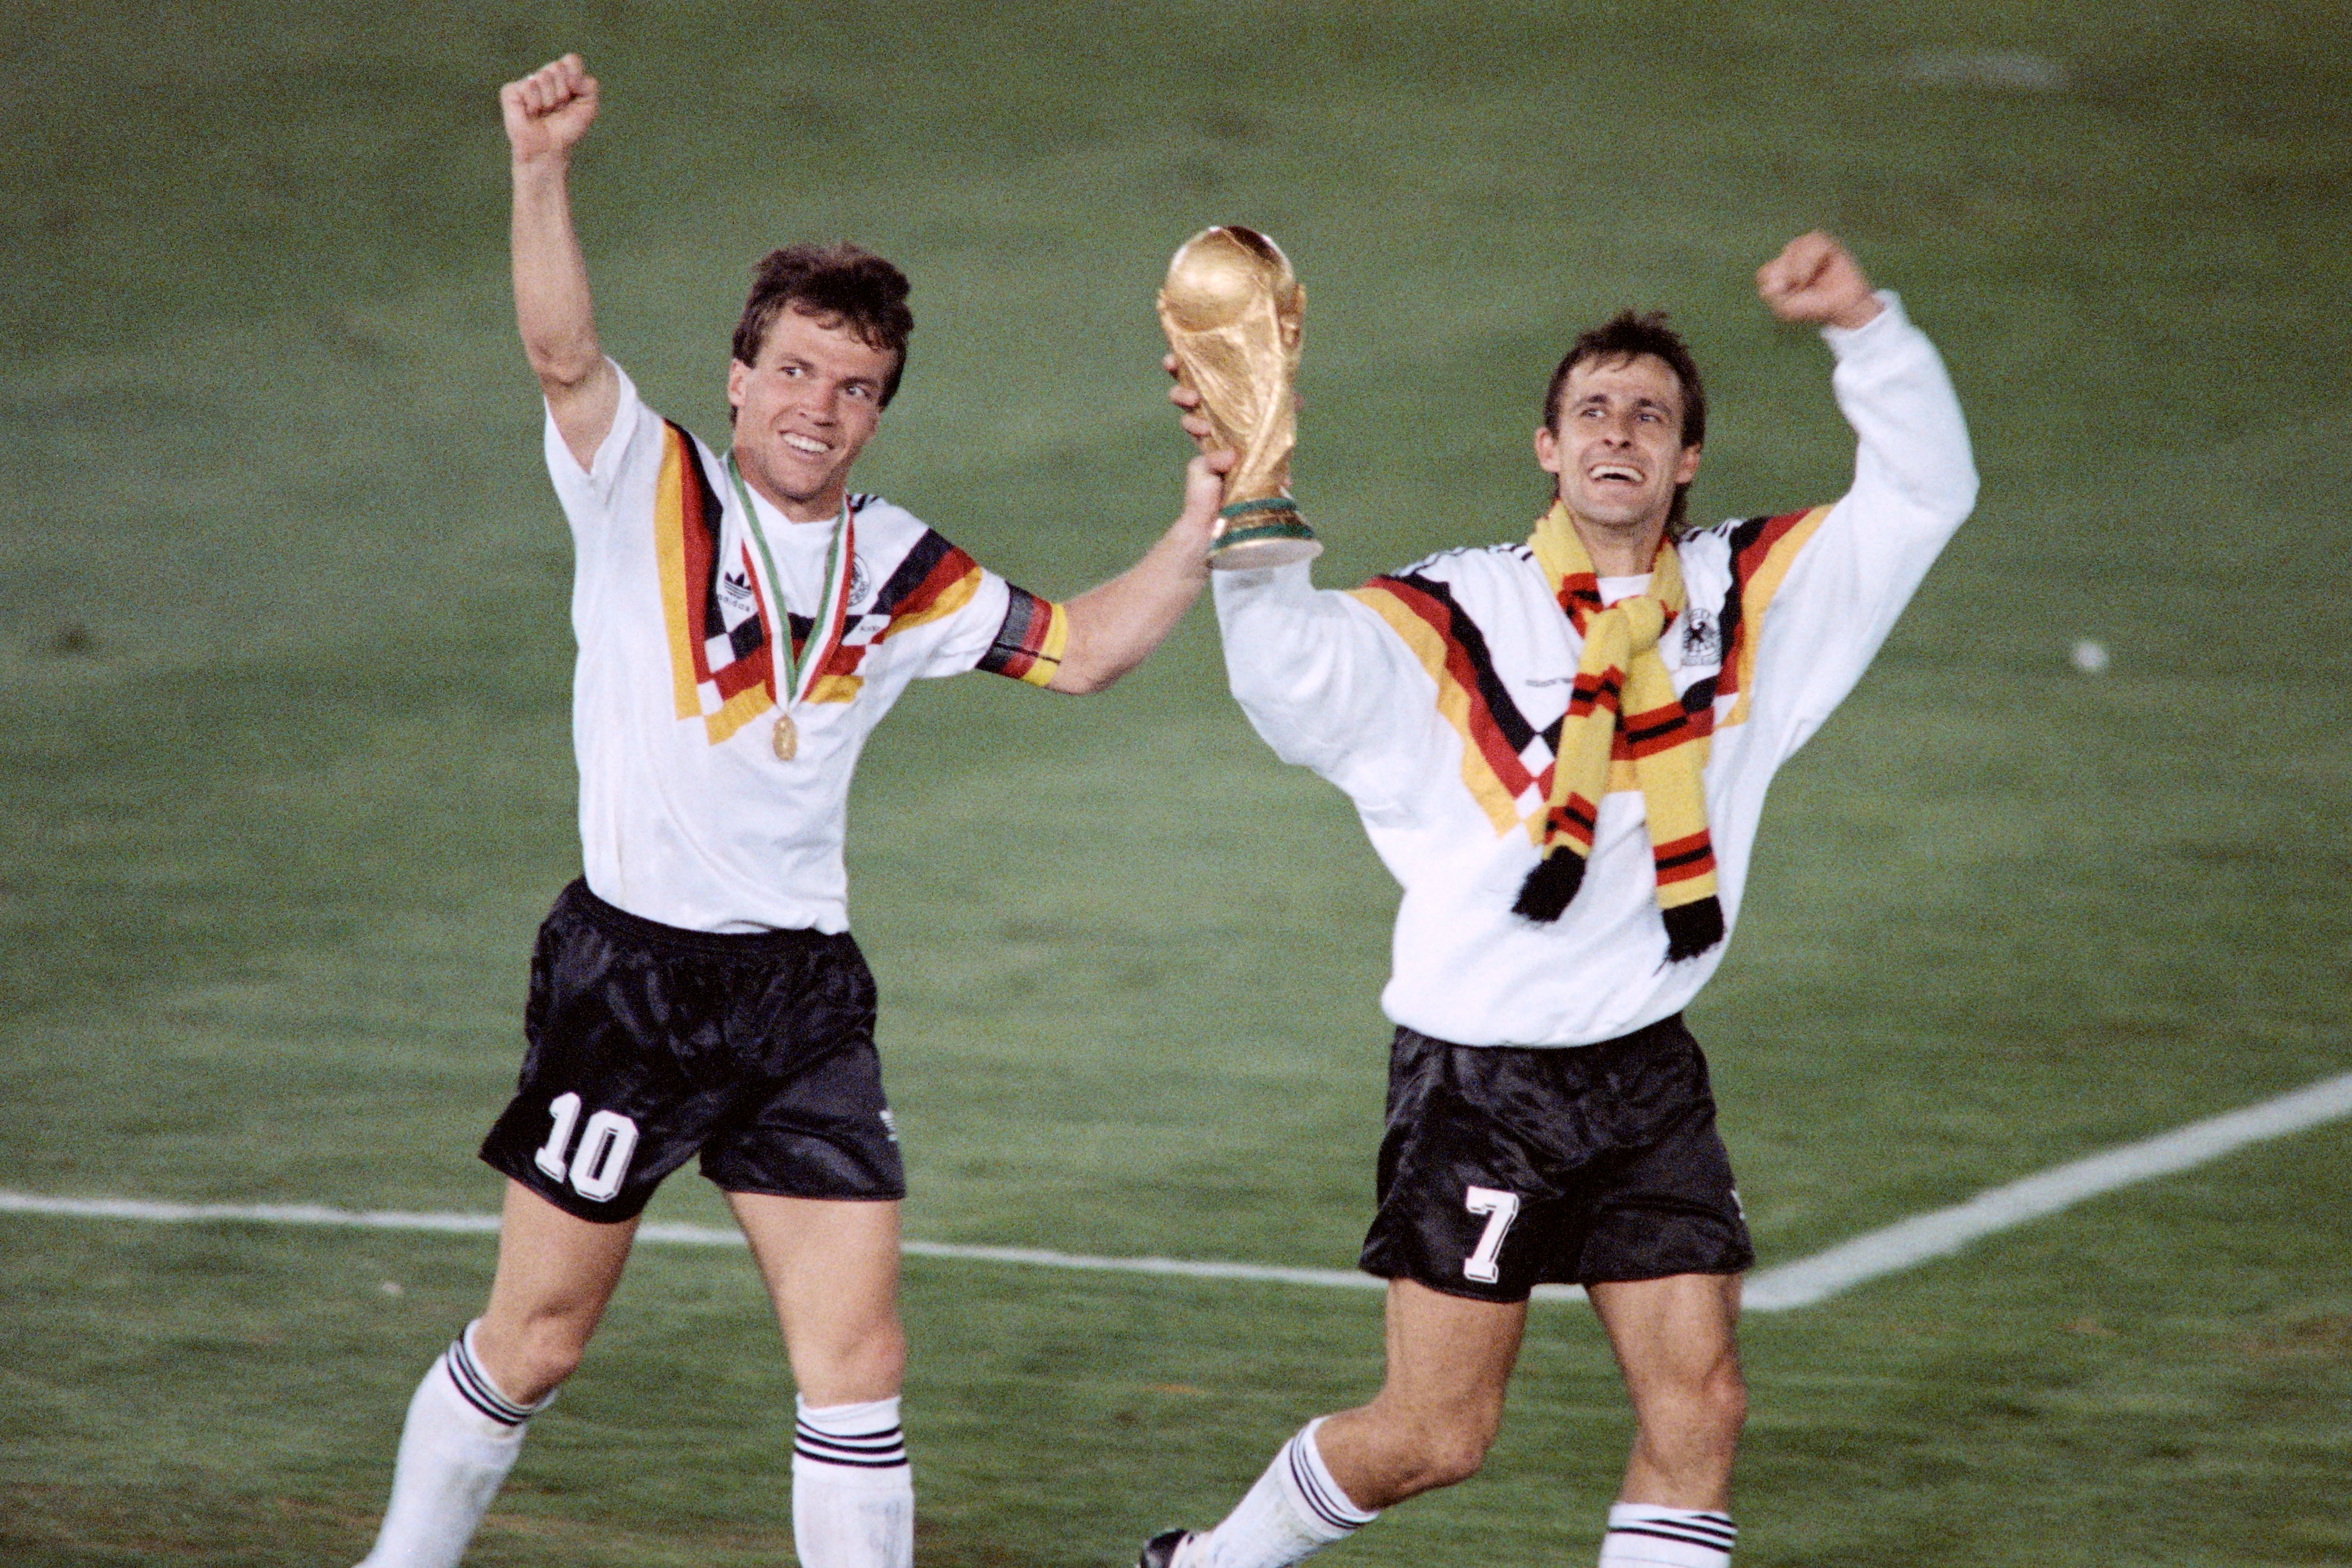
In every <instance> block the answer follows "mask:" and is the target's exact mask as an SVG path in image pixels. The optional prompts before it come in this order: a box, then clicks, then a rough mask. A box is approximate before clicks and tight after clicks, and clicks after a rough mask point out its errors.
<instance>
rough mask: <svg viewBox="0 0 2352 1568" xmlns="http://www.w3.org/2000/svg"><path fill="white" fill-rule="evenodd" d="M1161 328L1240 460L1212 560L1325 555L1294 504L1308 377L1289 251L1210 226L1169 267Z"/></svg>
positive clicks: (1266, 561)
mask: <svg viewBox="0 0 2352 1568" xmlns="http://www.w3.org/2000/svg"><path fill="white" fill-rule="evenodd" d="M1159 307H1160V328H1161V330H1162V331H1165V332H1166V333H1167V334H1168V346H1169V347H1170V348H1171V349H1172V350H1174V351H1175V354H1176V365H1177V371H1176V374H1177V379H1178V380H1180V381H1181V382H1182V383H1183V384H1185V385H1186V386H1189V387H1191V388H1192V390H1193V391H1195V392H1197V393H1199V394H1200V395H1201V409H1200V412H1201V413H1202V415H1204V416H1206V417H1207V418H1208V421H1209V423H1210V424H1211V425H1212V426H1214V427H1215V433H1216V434H1215V440H1216V442H1217V444H1218V445H1220V446H1223V447H1231V448H1232V449H1233V450H1234V451H1235V452H1237V453H1239V454H1240V458H1241V460H1240V461H1239V462H1237V463H1235V464H1234V468H1233V471H1232V472H1231V473H1229V474H1227V475H1226V476H1225V504H1224V507H1223V510H1222V511H1221V512H1220V513H1219V515H1218V519H1217V536H1216V541H1215V542H1213V544H1211V545H1210V546H1209V564H1210V565H1212V566H1214V567H1218V568H1221V569H1223V570H1226V571H1241V570H1246V569H1250V568H1255V567H1261V566H1282V565H1286V564H1288V563H1291V562H1293V561H1305V560H1308V559H1310V558H1312V557H1314V556H1317V555H1319V554H1321V553H1322V552H1323V546H1322V544H1321V543H1320V542H1318V540H1317V539H1316V537H1315V531H1314V530H1313V529H1311V528H1309V527H1307V520H1306V519H1304V518H1302V517H1300V516H1299V515H1298V503H1297V501H1294V500H1291V499H1290V449H1291V447H1293V446H1294V445H1296V444H1297V439H1298V409H1297V399H1296V398H1295V397H1294V396H1293V395H1292V392H1291V384H1292V383H1293V381H1295V380H1296V379H1297V374H1298V343H1299V337H1300V323H1301V321H1302V320H1303V318H1304V317H1305V315H1306V313H1307V290H1306V289H1303V288H1301V287H1299V283H1298V275H1297V273H1295V272H1293V271H1292V270H1291V269H1290V258H1288V257H1286V256H1285V255H1283V253H1282V247H1280V246H1278V245H1276V244H1275V243H1274V241H1272V240H1270V239H1268V238H1266V237H1265V236H1264V235H1262V234H1260V233H1258V232H1257V231H1256V230H1255V229H1247V228H1241V227H1236V226H1226V227H1220V228H1204V229H1202V231H1201V232H1200V233H1198V234H1196V235H1194V236H1193V237H1192V238H1190V239H1188V240H1186V241H1185V242H1184V244H1183V247H1182V248H1181V249H1179V250H1178V251H1177V252H1176V255H1175V258H1174V259H1172V260H1171V261H1170V262H1169V263H1168V281H1167V282H1165V283H1163V284H1161V285H1160V298H1159Z"/></svg>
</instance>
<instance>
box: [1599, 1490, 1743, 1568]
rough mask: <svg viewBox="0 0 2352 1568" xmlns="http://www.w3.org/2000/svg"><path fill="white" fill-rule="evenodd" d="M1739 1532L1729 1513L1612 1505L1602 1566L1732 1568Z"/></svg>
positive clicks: (1610, 1567)
mask: <svg viewBox="0 0 2352 1568" xmlns="http://www.w3.org/2000/svg"><path fill="white" fill-rule="evenodd" d="M1738 1537H1739V1531H1738V1530H1736V1529H1734V1528H1733V1527H1732V1523H1731V1516H1730V1515H1729V1514H1727V1513H1710V1512H1708V1511H1707V1510H1704V1509H1696V1508H1661V1507H1659V1506H1658V1505H1656V1504H1655V1503H1646V1502H1621V1503H1612V1505H1611V1506H1610V1509H1609V1533H1608V1534H1607V1535H1604V1536H1602V1537H1601V1568H1650V1565H1651V1564H1653V1563H1664V1564H1665V1568H1731V1543H1732V1542H1734V1541H1736V1540H1738Z"/></svg>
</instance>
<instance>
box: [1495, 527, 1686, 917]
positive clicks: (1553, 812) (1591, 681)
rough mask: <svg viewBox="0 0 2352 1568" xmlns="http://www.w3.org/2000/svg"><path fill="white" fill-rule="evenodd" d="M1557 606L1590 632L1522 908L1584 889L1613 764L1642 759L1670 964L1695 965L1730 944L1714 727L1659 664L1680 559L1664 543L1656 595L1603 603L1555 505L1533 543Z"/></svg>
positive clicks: (1554, 903) (1677, 600) (1636, 772)
mask: <svg viewBox="0 0 2352 1568" xmlns="http://www.w3.org/2000/svg"><path fill="white" fill-rule="evenodd" d="M1528 545H1529V546H1530V547H1531V548H1532V549H1533V550H1534V552H1535V556H1536V563H1537V564H1538V565H1539V566H1540V567H1541V568H1542V569H1543V574H1544V579H1545V581H1546V582H1547V583H1548V584H1549V585H1550V587H1551V591H1552V596H1553V598H1554V599H1555V600H1556V601H1558V603H1559V606H1560V608H1561V610H1562V611H1563V612H1564V613H1565V614H1566V615H1567V616H1568V617H1569V619H1570V622H1571V623H1572V624H1573V625H1574V626H1575V627H1576V629H1577V630H1578V631H1579V632H1580V633H1581V634H1582V635H1583V638H1584V649H1583V652H1582V654H1581V655H1580V657H1579V658H1578V659H1577V664H1576V685H1575V689H1573V690H1572V691H1571V692H1570V697H1569V704H1568V713H1567V715H1566V716H1565V717H1564V718H1562V719H1561V721H1560V727H1559V746H1558V747H1557V748H1556V751H1555V760H1554V762H1553V764H1552V782H1551V795H1550V798H1549V801H1548V802H1547V803H1546V804H1547V809H1546V811H1545V813H1544V819H1543V826H1542V831H1541V848H1542V856H1543V858H1541V859H1539V860H1538V861H1537V862H1536V868H1535V869H1534V870H1533V871H1530V872H1529V873H1528V879H1527V880H1526V882H1525V883H1523V884H1522V885H1521V886H1520V889H1519V896H1518V900H1517V902H1516V903H1515V904H1513V906H1512V910H1513V912H1515V913H1517V914H1520V915H1523V916H1525V917H1527V918H1528V919H1529V920H1532V921H1543V922H1547V923H1548V922H1549V921H1556V920H1558V919H1559V917H1560V914H1561V913H1562V912H1563V911H1564V910H1566V909H1567V908H1568V906H1569V903H1570V900H1573V899H1574V898H1575V897H1576V893H1577V889H1579V888H1580V887H1582V886H1583V885H1584V871H1585V867H1586V864H1587V862H1588V861H1589V860H1590V858H1591V854H1592V839H1593V833H1594V830H1595V828H1596V826H1598V823H1599V819H1600V815H1601V797H1602V796H1603V795H1606V794H1607V793H1608V789H1609V770H1610V763H1611V760H1612V758H1613V757H1614V756H1615V755H1616V753H1617V752H1618V750H1619V737H1620V736H1621V735H1622V737H1623V742H1624V749H1625V750H1626V751H1628V752H1631V753H1632V761H1633V776H1634V779H1635V781H1636V782H1637V783H1638V784H1640V785H1641V790H1642V808H1643V815H1644V816H1645V817H1646V818H1647V821H1648V826H1649V833H1650V854H1651V861H1652V865H1653V867H1654V869H1655V872H1656V875H1657V899H1658V911H1659V914H1660V916H1661V918H1662V919H1664V921H1665V927H1666V956H1667V958H1668V959H1670V960H1674V961H1680V960H1682V959H1685V958H1696V957H1697V956H1698V955H1699V954H1700V953H1702V952H1706V951H1707V950H1708V949H1709V948H1711V947H1714V946H1715V945H1716V944H1717V942H1721V941H1722V940H1723V931H1724V928H1723V906H1722V905H1721V903H1720V902H1718V901H1717V898H1716V881H1715V850H1714V846H1713V843H1712V841H1711V839H1710V838H1709V837H1708V833H1707V826H1706V784H1705V780H1704V776H1703V773H1702V770H1703V769H1704V768H1705V766H1706V752H1707V742H1706V732H1705V731H1704V730H1703V729H1702V728H1701V727H1700V726H1698V725H1696V724H1694V723H1693V722H1692V721H1691V720H1690V716H1689V715H1688V714H1687V713H1686V712H1685V710H1684V709H1683V705H1682V699H1681V698H1680V697H1679V696H1678V695H1676V693H1675V684H1674V678H1673V677H1672V676H1670V675H1668V674H1667V673H1666V665H1665V661H1664V659H1663V658H1659V657H1658V638H1659V637H1661V636H1662V635H1663V634H1664V631H1665V629H1666V627H1667V626H1670V625H1672V624H1673V623H1674V621H1675V617H1677V616H1680V615H1681V614H1682V612H1683V608H1684V604H1685V597H1684V591H1683V574H1682V560H1681V558H1680V557H1679V556H1678V555H1676V554H1675V550H1674V546H1673V545H1672V544H1671V543H1663V542H1662V543H1661V544H1660V546H1659V548H1658V554H1657V560H1656V562H1655V563H1654V565H1653V566H1652V567H1651V575H1650V586H1649V591H1648V592H1646V593H1643V594H1636V595H1633V596H1632V597H1631V598H1626V599H1620V600H1618V601H1617V603H1615V604H1614V605H1607V606H1604V605H1602V604H1601V583H1600V578H1599V576H1598V575H1597V574H1595V573H1594V571H1593V569H1592V557H1591V555H1590V554H1589V553H1588V552H1586V550H1585V548H1584V542H1583V541H1582V540H1581V539H1580V538H1578V537H1577V532H1576V527H1575V525H1574V523H1572V522H1571V521H1570V519H1569V515H1568V509H1567V508H1566V507H1564V506H1562V505H1561V504H1560V503H1559V502H1558V501H1554V502H1553V503H1552V506H1551V510H1549V511H1547V512H1546V513H1545V514H1544V515H1543V516H1542V517H1541V518H1539V519H1538V520H1537V522H1536V531H1535V533H1534V535H1533V536H1532V537H1531V538H1530V539H1529V540H1528Z"/></svg>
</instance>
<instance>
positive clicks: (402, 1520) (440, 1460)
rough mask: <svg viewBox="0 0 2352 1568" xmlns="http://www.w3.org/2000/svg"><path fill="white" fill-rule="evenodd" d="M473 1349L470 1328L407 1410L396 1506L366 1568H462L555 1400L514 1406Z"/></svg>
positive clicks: (387, 1513) (386, 1513)
mask: <svg viewBox="0 0 2352 1568" xmlns="http://www.w3.org/2000/svg"><path fill="white" fill-rule="evenodd" d="M473 1341H474V1325H473V1324H472V1323H467V1325H466V1331H465V1332H464V1333H463V1334H460V1335H459V1336H458V1337H457V1340H456V1341H455V1342H452V1343H451V1344H450V1346H449V1348H448V1349H447V1350H446V1351H445V1352H442V1354H441V1359H440V1360H438V1361H436V1362H435V1363H433V1370H432V1371H430V1372H428V1373H425V1381H424V1382H422V1383H420V1384H417V1385H416V1394H415V1397H414V1398H412V1399H410V1400H409V1402H408V1422H407V1425H405V1426H403V1427H402V1428H401V1431H400V1458H399V1459H398V1460H397V1461H396V1462H395V1463H394V1467H393V1472H392V1501H391V1502H390V1503H388V1504H386V1505H385V1507H384V1510H383V1528H382V1529H381V1530H380V1531H377V1532H376V1538H375V1549H374V1550H373V1551H372V1552H369V1553H368V1554H367V1560H366V1561H365V1562H363V1563H361V1564H360V1568H457V1559H458V1558H460V1557H462V1556H463V1555H465V1552H466V1542H468V1541H471V1540H472V1539H473V1538H474V1529H475V1527H476V1526H477V1525H478V1524H480V1523H481V1522H482V1515H483V1514H484V1513H485V1512H487V1511H488V1509H489V1506H490V1500H491V1499H492V1498H494V1497H496V1496H498V1495H499V1482H501V1481H503V1480H505V1479H507V1472H508V1471H509V1470H510V1469H512V1468H514V1462H515V1456H516V1455H518V1454H520V1453H521V1452H522V1435H523V1433H524V1431H525V1430H527V1429H528V1427H529V1426H530V1418H531V1417H532V1416H533V1415H537V1414H539V1412H541V1410H544V1409H546V1408H547V1403H548V1399H552V1398H554V1397H555V1396H554V1395H553V1394H549V1395H548V1396H547V1399H542V1400H541V1401H540V1402H539V1403H538V1404H536V1405H519V1404H517V1403H515V1401H513V1400H511V1399H509V1398H508V1397H507V1396H506V1395H505V1394H502V1393H500V1392H499V1386H498V1384H495V1383H492V1382H491V1381H490V1377H489V1373H486V1372H484V1371H483V1370H482V1364H481V1363H480V1362H479V1361H478V1360H476V1359H475V1356H474V1343H473Z"/></svg>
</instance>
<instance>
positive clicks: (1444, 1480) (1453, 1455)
mask: <svg viewBox="0 0 2352 1568" xmlns="http://www.w3.org/2000/svg"><path fill="white" fill-rule="evenodd" d="M1363 1414H1364V1415H1366V1416H1368V1417H1369V1418H1370V1423H1371V1426H1372V1430H1371V1433H1370V1436H1371V1438H1372V1447H1374V1448H1375V1450H1376V1451H1377V1454H1378V1458H1377V1460H1376V1461H1375V1462H1374V1463H1373V1464H1370V1465H1369V1466H1367V1467H1365V1474H1364V1479H1365V1480H1366V1482H1367V1483H1368V1487H1367V1489H1368V1490H1370V1491H1371V1492H1372V1493H1373V1494H1374V1495H1372V1496H1370V1497H1360V1498H1356V1499H1355V1501H1356V1502H1358V1503H1359V1504H1360V1505H1362V1506H1363V1507H1366V1508H1386V1507H1388V1506H1390V1505H1391V1503H1396V1502H1402V1500H1405V1499H1406V1498H1409V1497H1413V1496H1416V1495H1417V1494H1419V1493H1422V1492H1426V1491H1434V1490H1436V1489H1438V1488H1440V1487H1450V1486H1453V1485H1455V1484H1456V1483H1457V1482H1461V1481H1466V1480H1468V1479H1470V1478H1471V1477H1472V1476H1475V1475H1476V1474H1477V1473H1478V1469H1479V1467H1480V1466H1482V1465H1484V1464H1485V1463H1486V1451H1487V1449H1489V1448H1491V1447H1494V1443H1495V1434H1496V1431H1497V1429H1498V1428H1499V1427H1500V1426H1501V1420H1500V1414H1501V1413H1500V1412H1499V1411H1496V1412H1493V1413H1491V1414H1490V1413H1488V1412H1486V1411H1484V1410H1455V1411H1445V1412H1442V1413H1436V1414H1427V1413H1411V1414H1409V1413H1405V1412H1398V1411H1388V1410H1383V1409H1381V1407H1380V1405H1378V1403H1377V1402H1376V1403H1375V1404H1374V1405H1371V1406H1370V1407H1369V1408H1367V1409H1366V1410H1365V1411H1364V1413H1363ZM1351 1495H1352V1493H1351Z"/></svg>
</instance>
